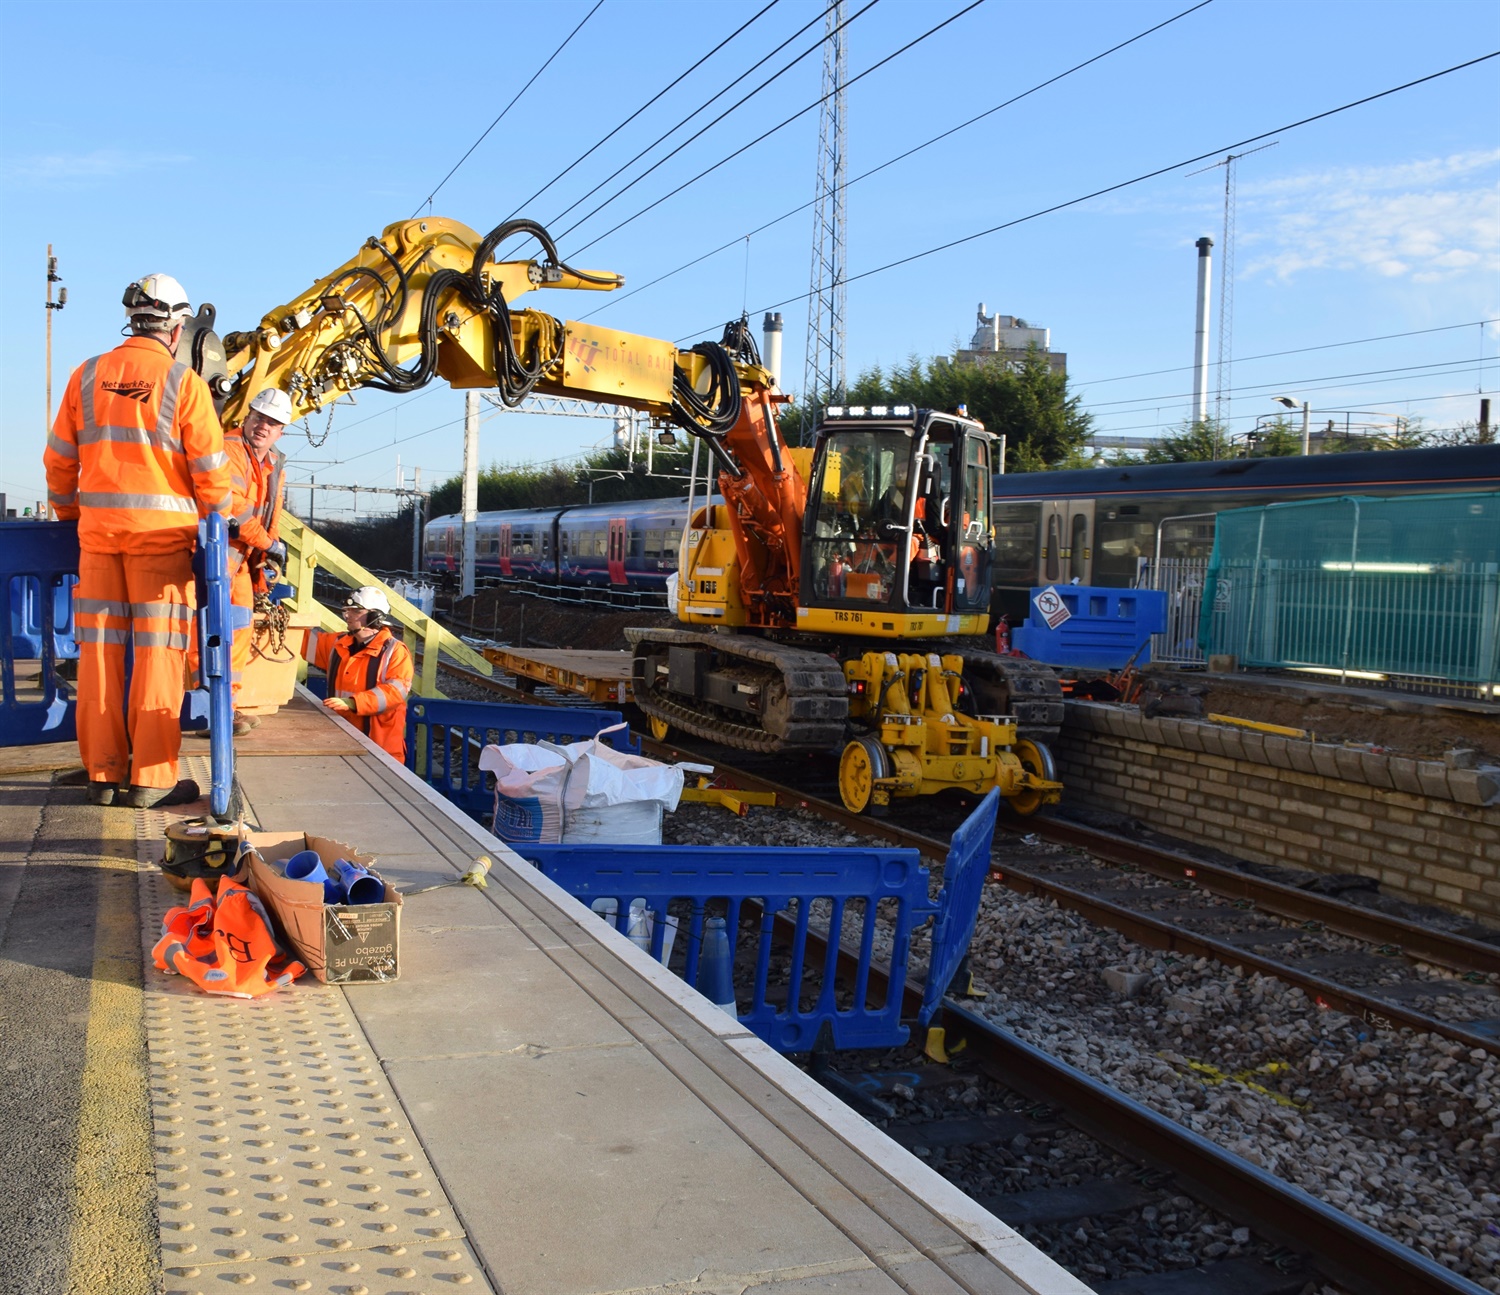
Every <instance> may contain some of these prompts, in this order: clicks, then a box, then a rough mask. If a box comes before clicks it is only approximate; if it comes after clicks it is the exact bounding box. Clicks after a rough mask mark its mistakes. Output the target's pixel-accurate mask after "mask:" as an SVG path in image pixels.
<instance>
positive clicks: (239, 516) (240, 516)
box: [229, 508, 255, 526]
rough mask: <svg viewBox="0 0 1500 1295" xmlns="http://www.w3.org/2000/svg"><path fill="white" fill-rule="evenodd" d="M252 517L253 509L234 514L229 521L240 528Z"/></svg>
mask: <svg viewBox="0 0 1500 1295" xmlns="http://www.w3.org/2000/svg"><path fill="white" fill-rule="evenodd" d="M254 516H255V509H253V508H247V509H245V511H244V512H242V513H236V514H235V515H234V516H233V517H231V518H230V519H229V520H230V521H232V522H235V523H237V524H238V525H240V526H243V525H244V524H245V523H246V522H248V521H249V520H250V519H251V518H252V517H254Z"/></svg>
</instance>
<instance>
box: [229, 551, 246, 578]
mask: <svg viewBox="0 0 1500 1295" xmlns="http://www.w3.org/2000/svg"><path fill="white" fill-rule="evenodd" d="M247 556H248V555H247V554H246V552H245V550H244V549H237V548H235V547H234V546H233V545H232V544H231V545H230V546H229V574H230V575H233V574H234V573H235V572H236V571H238V570H239V569H240V568H241V567H242V566H244V565H245V558H246V557H247Z"/></svg>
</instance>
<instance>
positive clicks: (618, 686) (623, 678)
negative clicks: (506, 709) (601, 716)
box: [484, 647, 631, 706]
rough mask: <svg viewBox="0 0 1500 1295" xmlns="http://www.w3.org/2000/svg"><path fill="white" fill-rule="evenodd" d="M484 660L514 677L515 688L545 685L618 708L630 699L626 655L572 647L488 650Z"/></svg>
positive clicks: (628, 665)
mask: <svg viewBox="0 0 1500 1295" xmlns="http://www.w3.org/2000/svg"><path fill="white" fill-rule="evenodd" d="M484 655H485V659H486V660H488V661H489V662H490V664H491V665H493V666H494V667H495V668H496V669H497V670H500V671H503V672H504V673H506V674H511V675H514V676H515V679H516V685H517V687H519V688H521V689H523V690H528V691H529V689H528V683H529V684H530V685H531V686H532V687H535V686H537V685H543V684H544V685H546V686H547V687H549V688H556V689H558V690H559V691H561V692H570V693H576V694H577V695H578V696H580V697H587V698H588V699H589V700H590V701H592V702H598V703H599V704H600V705H604V706H622V705H624V704H625V703H626V702H628V701H629V700H630V698H631V693H630V653H629V652H596V651H588V650H585V649H574V648H513V647H488V648H485V649H484Z"/></svg>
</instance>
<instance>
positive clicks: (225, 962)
mask: <svg viewBox="0 0 1500 1295" xmlns="http://www.w3.org/2000/svg"><path fill="white" fill-rule="evenodd" d="M151 960H152V961H153V962H154V963H155V964H156V966H157V969H158V970H160V971H165V972H168V973H169V974H171V973H175V974H177V975H179V976H186V977H187V978H188V979H189V980H191V981H192V982H193V983H194V984H195V985H197V986H198V988H199V989H201V990H202V991H203V992H204V993H205V994H224V995H227V996H228V997H230V998H260V997H262V996H263V995H265V994H270V993H273V992H274V991H275V990H277V989H279V988H280V987H281V986H283V985H290V984H291V983H292V982H293V981H294V980H296V979H297V977H298V976H300V975H301V974H302V973H303V972H304V971H305V970H306V969H307V968H305V967H304V966H303V965H302V964H301V963H300V962H297V961H296V960H294V959H292V958H289V957H288V956H287V955H286V954H285V953H284V952H283V951H282V949H281V947H280V946H279V945H278V944H277V943H276V936H275V934H274V933H273V931H272V929H271V919H270V918H269V917H268V916H267V915H266V910H265V907H264V905H262V904H261V902H260V900H259V899H258V898H257V897H256V896H255V895H253V894H252V893H251V892H250V891H249V890H247V889H246V888H245V887H244V886H242V885H240V883H239V882H237V881H235V880H234V879H233V878H231V877H221V878H220V879H219V889H218V893H217V894H215V893H214V892H212V891H210V890H209V888H208V882H206V881H205V880H204V879H203V878H202V877H195V878H193V889H192V894H191V895H190V896H189V897H188V902H187V904H185V905H183V906H181V907H178V908H169V909H168V910H167V914H166V916H165V917H164V918H163V919H162V924H161V939H159V940H158V941H157V942H156V947H155V948H153V949H152V950H151Z"/></svg>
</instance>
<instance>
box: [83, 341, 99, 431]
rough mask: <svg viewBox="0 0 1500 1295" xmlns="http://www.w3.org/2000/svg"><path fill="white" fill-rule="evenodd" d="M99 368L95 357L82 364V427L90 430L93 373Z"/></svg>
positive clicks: (92, 417)
mask: <svg viewBox="0 0 1500 1295" xmlns="http://www.w3.org/2000/svg"><path fill="white" fill-rule="evenodd" d="M98 367H99V357H98V356H97V355H96V356H94V358H93V359H91V360H85V361H84V362H83V376H82V378H81V379H80V380H79V381H80V392H81V394H82V396H83V425H84V427H86V428H91V427H93V425H94V373H95V370H96V369H97V368H98Z"/></svg>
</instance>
